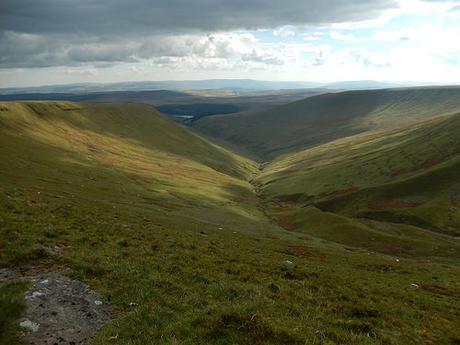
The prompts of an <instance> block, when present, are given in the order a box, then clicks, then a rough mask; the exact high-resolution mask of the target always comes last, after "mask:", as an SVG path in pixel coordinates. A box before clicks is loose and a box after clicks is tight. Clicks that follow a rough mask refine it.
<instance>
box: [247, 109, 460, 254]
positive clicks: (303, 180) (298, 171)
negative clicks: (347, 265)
mask: <svg viewBox="0 0 460 345" xmlns="http://www.w3.org/2000/svg"><path fill="white" fill-rule="evenodd" d="M459 138H460V114H457V115H452V116H446V117H440V118H436V119H432V120H428V121H425V122H422V123H419V124H417V125H413V126H411V127H410V128H405V129H399V130H393V131H389V132H388V131H383V132H372V133H366V134H361V135H357V136H353V137H349V138H345V139H340V140H337V141H333V142H331V143H328V144H325V145H322V146H318V147H315V148H312V149H307V150H304V151H301V152H299V153H297V154H294V155H291V156H286V157H282V158H280V159H278V160H276V161H274V162H273V163H271V164H269V165H268V166H266V167H265V169H264V171H263V172H262V173H261V174H260V175H259V176H258V178H257V179H256V183H257V184H258V185H259V188H260V194H261V195H262V196H263V198H264V199H265V201H266V202H269V203H273V204H274V205H272V210H271V211H270V214H271V215H272V216H274V217H275V218H276V219H277V220H278V221H279V222H281V224H288V226H289V227H290V228H291V230H295V229H297V230H299V231H302V232H306V233H309V234H311V235H314V236H317V237H321V238H324V239H327V240H332V241H336V242H339V243H343V244H347V245H354V246H359V247H365V248H372V249H373V250H377V251H381V252H388V253H399V254H406V255H409V254H410V255H414V254H416V255H422V256H430V255H432V254H433V252H438V255H439V254H440V253H442V252H444V253H445V255H446V256H456V257H458V250H457V249H453V248H452V244H455V242H456V240H455V239H454V238H452V237H449V236H447V237H444V236H438V235H435V234H434V233H433V232H438V233H444V234H447V235H457V236H458V235H459V229H460V207H459V200H460V199H459V196H460V193H459V191H460V189H459V187H460V177H459V174H458V173H459V171H460V140H459ZM331 212H333V213H331ZM422 242H423V243H422ZM448 247H451V248H450V249H448Z"/></svg>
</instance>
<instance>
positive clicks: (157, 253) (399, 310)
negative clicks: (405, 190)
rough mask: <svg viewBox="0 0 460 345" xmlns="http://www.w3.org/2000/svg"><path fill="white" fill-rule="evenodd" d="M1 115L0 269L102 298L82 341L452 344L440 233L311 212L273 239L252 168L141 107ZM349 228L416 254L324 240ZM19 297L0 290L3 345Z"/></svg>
mask: <svg viewBox="0 0 460 345" xmlns="http://www.w3.org/2000/svg"><path fill="white" fill-rule="evenodd" d="M0 109H2V111H0V155H1V157H2V160H1V162H0V164H1V169H0V267H13V268H19V267H23V266H30V265H42V266H44V267H50V268H55V269H59V268H68V269H69V275H70V276H71V277H73V278H76V279H80V280H82V281H84V282H86V283H88V284H89V285H90V286H91V288H93V289H95V290H97V291H98V292H100V293H102V294H103V295H104V296H105V298H107V299H108V300H109V301H110V302H111V303H112V304H113V305H114V306H116V312H115V313H114V315H113V320H112V322H110V323H109V324H108V325H106V326H105V327H104V328H103V329H102V330H100V331H99V332H98V334H97V335H96V338H95V339H94V344H96V345H98V344H130V345H134V344H139V345H140V344H150V343H155V344H382V345H383V344H455V343H456V342H459V341H460V333H459V330H458V318H459V315H460V306H459V300H458V298H459V291H460V279H459V277H460V269H459V266H458V256H456V255H449V253H450V252H448V253H447V254H446V252H445V251H444V249H445V250H455V248H456V247H455V246H454V245H451V244H448V243H446V241H445V240H444V237H443V235H436V234H434V235H433V236H430V235H428V234H427V233H426V232H423V231H421V230H420V229H418V228H414V227H402V226H399V225H398V226H396V229H394V228H391V227H390V228H380V229H376V227H379V226H381V225H378V224H365V223H361V222H358V221H356V220H353V219H349V218H346V217H345V216H343V215H329V214H328V213H327V212H322V211H320V210H317V209H314V208H309V212H310V213H311V214H310V215H309V216H308V217H306V216H305V214H304V213H300V214H295V217H293V218H294V219H293V220H292V222H293V223H294V225H295V226H297V225H296V224H297V222H299V221H303V220H302V217H304V216H305V217H306V219H305V222H306V221H310V222H311V224H310V225H309V226H307V225H305V226H303V227H302V228H299V229H296V230H295V231H286V230H285V229H283V228H281V227H279V226H278V225H277V224H276V223H275V222H273V220H272V217H274V216H273V215H274V214H275V213H276V212H287V213H288V214H289V216H290V217H291V212H292V209H291V208H287V209H286V210H285V209H283V208H282V209H281V210H279V207H278V206H276V207H273V210H272V209H270V207H268V206H267V205H263V204H261V202H260V200H259V198H258V197H257V195H256V194H255V192H254V190H253V188H252V186H251V185H250V184H249V183H248V182H247V180H248V179H250V178H252V177H253V176H254V174H255V172H256V170H257V169H256V168H257V167H256V164H255V163H254V162H252V161H250V160H247V159H244V158H242V157H240V156H237V155H235V154H233V153H231V152H229V151H227V150H225V149H222V148H220V147H218V146H216V145H214V144H212V143H210V142H208V141H206V140H204V139H202V138H200V137H198V136H196V135H194V134H191V133H190V132H188V131H186V130H185V129H183V128H181V127H179V126H177V125H175V124H174V123H172V122H171V121H169V120H167V119H165V118H163V117H162V116H160V115H158V114H157V113H156V112H155V111H154V110H153V109H152V108H150V107H147V106H141V105H113V104H106V105H90V104H74V103H63V102H50V103H48V102H43V103H25V104H23V103H20V104H19V103H2V104H0ZM262 206H264V208H262ZM298 206H299V207H300V205H298ZM296 207H297V206H296ZM296 210H297V208H296ZM267 214H268V215H269V216H270V217H267V216H266V215H267ZM323 217H324V218H323ZM331 219H333V220H334V221H333V222H331V228H329V227H328V226H325V225H324V224H323V223H324V222H329V221H331ZM348 223H349V224H350V226H352V227H356V226H358V227H359V228H360V231H362V232H361V234H363V233H368V232H369V233H372V236H374V234H375V236H379V238H382V239H383V240H382V241H393V239H397V240H398V241H400V242H404V243H406V242H407V243H409V244H411V245H414V246H415V247H416V252H415V253H414V252H409V253H400V252H397V253H396V252H388V251H387V252H385V251H381V250H379V248H374V247H372V243H371V242H372V237H371V238H370V239H369V238H368V237H367V238H363V239H361V237H362V236H356V237H355V238H352V240H353V242H355V239H356V240H361V241H363V242H362V243H347V242H346V241H347V238H348V236H345V235H344V236H343V237H342V238H339V237H338V236H334V234H335V233H337V232H340V231H343V232H345V233H346V232H347V231H349V230H348V225H347V224H348ZM358 223H359V224H358ZM376 223H378V222H376ZM356 224H358V225H356ZM383 225H387V224H386V223H385V224H383ZM319 226H322V227H323V228H322V229H319V228H318V227H319ZM312 228H313V230H312ZM315 229H316V230H315ZM401 231H402V232H404V233H403V234H400V233H399V232H401ZM395 232H398V234H397V235H395ZM326 233H328V234H330V238H325V236H323V234H326ZM328 236H329V235H328ZM366 236H368V235H366ZM321 237H324V238H323V239H320V238H321ZM341 242H342V243H341ZM398 243H399V242H398ZM432 243H435V244H436V245H439V246H440V248H439V250H435V249H433V248H430V244H432ZM353 244H356V245H353ZM56 245H57V246H59V247H60V248H61V249H62V254H61V255H53V254H51V253H50V252H49V251H48V250H47V249H48V248H49V247H52V246H56ZM286 260H289V261H291V262H292V264H290V263H287V262H286ZM411 284H418V286H419V288H414V287H413V286H412V285H411ZM24 289H25V286H24V285H21V284H19V285H8V286H2V287H0V310H2V319H1V320H2V322H1V323H0V334H1V336H3V335H4V334H7V337H9V338H6V339H7V342H6V343H8V344H16V343H19V340H18V339H17V338H12V337H14V335H15V333H14V329H13V325H14V324H15V320H16V319H17V318H18V315H19V314H20V312H21V308H22V302H21V299H20V296H21V295H22V293H23V291H24ZM130 303H136V304H137V305H136V306H130ZM1 340H3V339H1Z"/></svg>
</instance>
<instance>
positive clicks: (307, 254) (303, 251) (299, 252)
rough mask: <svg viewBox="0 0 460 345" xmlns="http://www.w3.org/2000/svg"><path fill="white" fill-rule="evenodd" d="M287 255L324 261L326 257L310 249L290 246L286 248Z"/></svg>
mask: <svg viewBox="0 0 460 345" xmlns="http://www.w3.org/2000/svg"><path fill="white" fill-rule="evenodd" d="M288 251H289V254H292V255H295V256H299V257H304V258H320V259H325V258H326V255H324V254H323V253H320V252H319V251H318V250H316V249H313V248H311V247H306V246H299V245H292V246H288Z"/></svg>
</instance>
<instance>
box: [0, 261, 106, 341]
mask: <svg viewBox="0 0 460 345" xmlns="http://www.w3.org/2000/svg"><path fill="white" fill-rule="evenodd" d="M13 280H27V281H30V282H31V283H32V286H31V287H30V289H29V290H28V291H27V292H26V293H25V300H26V310H25V312H24V315H23V317H22V318H21V319H20V320H19V321H18V325H19V327H20V329H21V332H22V335H23V336H24V338H25V339H26V340H27V341H28V342H29V343H30V344H34V345H48V344H49V345H55V344H58V345H77V344H86V343H88V342H89V340H90V339H91V338H92V337H93V335H94V333H95V332H96V331H97V330H98V329H99V328H101V327H102V326H103V325H104V324H105V323H106V322H108V321H109V319H110V316H109V315H110V309H111V308H110V306H109V305H108V304H106V303H105V302H104V299H103V298H102V296H100V295H99V294H97V293H96V292H94V291H91V290H90V289H89V287H88V286H87V285H86V284H84V283H82V282H80V281H77V280H72V279H70V278H68V277H66V276H64V275H63V274H61V273H59V272H50V273H33V274H31V275H21V274H20V273H18V272H15V271H12V270H5V269H2V270H0V282H2V281H13Z"/></svg>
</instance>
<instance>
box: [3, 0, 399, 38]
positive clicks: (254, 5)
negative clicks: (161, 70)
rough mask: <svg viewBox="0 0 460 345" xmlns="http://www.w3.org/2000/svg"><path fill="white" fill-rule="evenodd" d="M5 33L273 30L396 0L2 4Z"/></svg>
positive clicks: (341, 17) (338, 18) (25, 0)
mask: <svg viewBox="0 0 460 345" xmlns="http://www.w3.org/2000/svg"><path fill="white" fill-rule="evenodd" d="M0 3H1V5H0V6H1V7H0V28H1V30H9V31H19V32H28V33H31V32H33V33H63V32H68V33H77V32H80V33H88V34H91V35H94V34H101V35H114V34H116V35H125V34H140V33H150V32H152V31H155V32H168V33H169V32H184V31H190V30H204V31H215V30H229V29H258V28H273V27H277V26H280V25H287V24H290V25H300V24H315V23H316V24H318V23H336V22H344V21H354V20H363V19H369V18H372V17H375V16H376V15H377V14H378V13H380V11H381V10H383V9H386V8H389V7H392V6H395V2H394V1H393V0H373V1H368V0H329V1H327V0H313V1H312V0H310V1H309V0H284V1H280V0H193V1H191V0H153V1H152V0H130V1H128V0H123V1H121V0H99V1H94V0H78V1H75V0H2V1H1V2H0Z"/></svg>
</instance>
